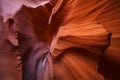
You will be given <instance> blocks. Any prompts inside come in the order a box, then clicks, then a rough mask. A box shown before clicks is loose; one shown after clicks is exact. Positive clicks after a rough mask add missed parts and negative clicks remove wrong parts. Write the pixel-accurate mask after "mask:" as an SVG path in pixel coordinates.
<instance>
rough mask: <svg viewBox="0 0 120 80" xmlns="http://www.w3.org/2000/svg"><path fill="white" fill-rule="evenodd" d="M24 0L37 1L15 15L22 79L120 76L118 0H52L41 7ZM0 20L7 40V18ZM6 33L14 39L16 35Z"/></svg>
mask: <svg viewBox="0 0 120 80" xmlns="http://www.w3.org/2000/svg"><path fill="white" fill-rule="evenodd" d="M6 2H7V1H6ZM30 3H32V0H31V1H30ZM33 3H34V2H33ZM8 4H9V2H8ZM21 4H22V3H21ZM38 4H40V3H38ZM38 4H37V5H38ZM25 5H31V6H32V4H25V3H24V5H23V6H22V7H21V8H20V10H19V11H18V12H17V13H16V14H15V15H14V17H13V19H14V21H15V23H16V26H17V27H18V42H19V51H20V53H21V58H22V64H23V66H22V68H23V80H51V79H52V80H119V79H120V69H119V67H120V56H119V53H120V49H119V46H120V45H119V42H120V32H119V29H120V28H119V21H120V16H119V13H120V8H119V7H120V1H119V0H93V1H91V0H51V1H50V2H49V3H46V4H44V6H39V7H36V8H32V7H27V6H25ZM12 6H14V5H12ZM19 7H20V6H19ZM2 9H3V10H4V8H2ZM2 9H1V8H0V11H1V10H2ZM16 10H17V9H16ZM16 10H15V12H16ZM12 15H13V14H12ZM5 16H6V15H4V17H5ZM4 19H5V18H4ZM0 22H1V23H0V29H1V30H0V33H1V34H0V36H2V37H1V38H0V40H2V41H4V40H3V38H5V36H3V34H2V31H4V29H3V27H1V26H3V25H2V24H3V21H2V18H1V21H0ZM8 30H9V29H8ZM6 32H8V31H6ZM7 36H8V34H7ZM14 37H15V36H14ZM7 39H8V40H9V41H10V42H11V43H12V44H13V45H14V42H13V40H15V39H14V38H12V39H11V37H10V38H7ZM2 41H1V43H0V44H2ZM4 45H8V44H5V43H4ZM7 47H9V46H7ZM0 48H4V49H3V50H5V49H6V48H5V47H3V46H0ZM9 48H10V47H9ZM11 49H14V48H11ZM0 50H1V49H0ZM14 52H15V51H14ZM7 54H9V52H7ZM13 56H14V55H13ZM0 57H1V59H2V58H3V59H5V58H7V59H9V58H8V57H3V56H0ZM18 57H19V56H18ZM10 58H11V59H14V60H15V57H14V58H13V57H10ZM51 59H52V60H51ZM1 61H3V60H1ZM11 62H13V63H14V64H15V61H11ZM2 64H3V63H2ZM3 65H8V64H3ZM15 65H17V64H15ZM15 65H10V66H12V67H14V66H15ZM9 69H10V70H11V68H9ZM2 70H3V68H2V67H0V71H2ZM5 72H9V71H7V70H6V71H5ZM1 74H2V73H1ZM13 74H16V73H13ZM0 79H2V76H0Z"/></svg>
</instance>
